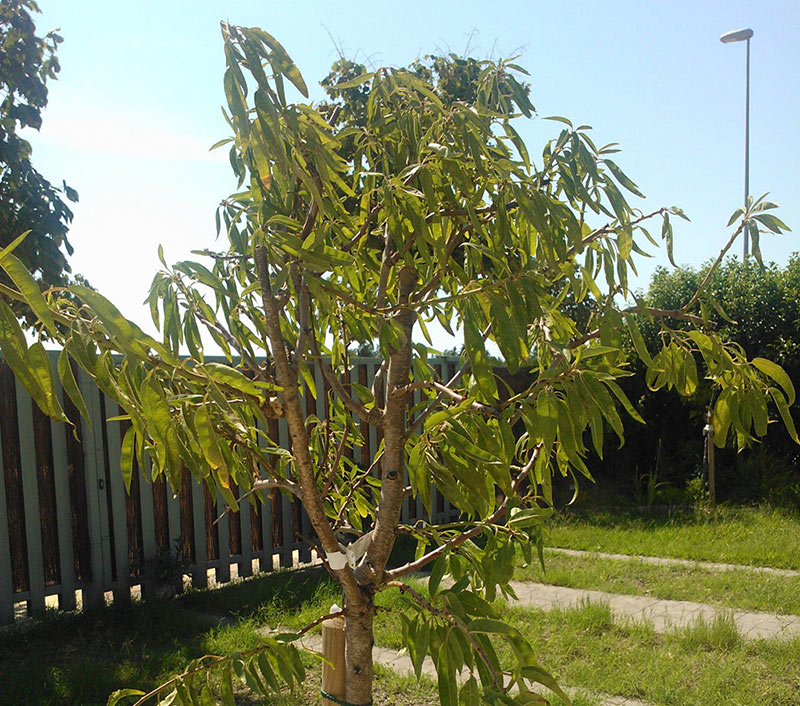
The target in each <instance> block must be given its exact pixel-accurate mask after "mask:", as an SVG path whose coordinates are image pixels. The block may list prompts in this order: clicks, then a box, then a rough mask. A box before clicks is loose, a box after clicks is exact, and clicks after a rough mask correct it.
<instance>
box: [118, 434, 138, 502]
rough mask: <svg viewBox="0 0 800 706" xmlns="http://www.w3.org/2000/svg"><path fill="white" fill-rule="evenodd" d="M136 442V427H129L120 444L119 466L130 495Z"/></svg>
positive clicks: (126, 489)
mask: <svg viewBox="0 0 800 706" xmlns="http://www.w3.org/2000/svg"><path fill="white" fill-rule="evenodd" d="M135 442H136V427H133V426H132V427H129V428H128V430H127V431H126V432H125V436H123V437H122V445H121V446H120V455H119V467H120V470H121V471H122V480H123V481H124V483H125V491H126V492H127V493H128V494H129V495H130V492H131V478H132V477H133V455H134V445H135Z"/></svg>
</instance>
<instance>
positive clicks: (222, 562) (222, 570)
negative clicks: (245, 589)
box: [214, 492, 231, 583]
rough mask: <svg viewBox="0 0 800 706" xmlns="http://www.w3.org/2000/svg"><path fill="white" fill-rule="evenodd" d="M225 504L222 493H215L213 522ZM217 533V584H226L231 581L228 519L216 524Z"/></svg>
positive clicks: (222, 510)
mask: <svg viewBox="0 0 800 706" xmlns="http://www.w3.org/2000/svg"><path fill="white" fill-rule="evenodd" d="M227 506H228V505H227V503H226V502H225V500H224V499H223V497H222V493H219V492H218V493H217V502H216V503H215V505H214V507H215V510H216V511H215V514H214V520H216V519H217V518H218V517H219V516H220V515H221V514H222V513H223V512H225V508H226V507H227ZM216 527H217V532H218V533H219V534H218V536H219V550H218V552H219V553H218V556H219V566H218V567H217V582H218V583H227V582H228V581H230V580H231V538H230V532H229V524H228V518H227V516H226V517H223V518H222V519H221V520H220V521H219V522H217V524H216Z"/></svg>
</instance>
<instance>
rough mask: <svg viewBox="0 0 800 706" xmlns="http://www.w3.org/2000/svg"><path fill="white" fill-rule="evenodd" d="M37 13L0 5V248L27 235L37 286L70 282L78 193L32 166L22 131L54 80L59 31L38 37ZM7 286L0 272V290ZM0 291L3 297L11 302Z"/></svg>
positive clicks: (17, 2)
mask: <svg viewBox="0 0 800 706" xmlns="http://www.w3.org/2000/svg"><path fill="white" fill-rule="evenodd" d="M34 12H39V8H38V6H37V5H36V3H35V2H33V1H32V0H4V2H3V3H2V4H0V94H2V102H0V247H6V246H8V245H9V244H10V243H11V242H12V241H13V240H14V239H15V238H17V237H18V236H19V235H20V234H22V233H23V232H27V231H30V232H29V235H28V237H27V238H25V240H24V242H22V243H21V244H20V245H19V247H18V248H17V251H16V256H17V257H18V258H19V259H20V260H21V261H22V262H23V264H24V265H25V266H26V267H27V268H28V269H29V270H30V271H31V272H33V273H35V277H36V281H37V283H38V284H39V285H40V286H41V287H43V288H44V287H48V286H52V285H65V284H68V283H69V281H70V280H69V273H70V272H71V269H70V266H69V263H68V262H67V258H66V255H65V253H64V252H63V251H62V248H63V249H64V250H66V254H68V255H71V254H72V246H71V245H70V243H69V240H67V231H68V228H69V225H70V223H71V222H72V211H71V210H70V208H69V206H68V205H67V201H77V200H78V194H77V192H76V191H75V190H74V189H72V188H70V187H69V186H67V185H66V183H64V184H63V187H62V188H58V187H55V186H53V185H52V184H51V183H50V182H49V181H48V180H47V179H45V178H44V177H43V176H42V175H41V174H40V173H39V172H38V171H37V170H36V168H35V167H34V166H33V164H32V162H31V153H32V150H31V145H30V143H29V142H28V141H27V140H25V139H24V138H23V137H22V136H21V135H20V134H19V133H20V131H21V130H22V129H23V128H26V127H30V128H34V129H36V130H38V129H39V128H40V127H41V125H42V111H43V110H44V108H45V107H46V106H47V82H48V81H50V80H54V79H56V78H57V75H58V72H59V70H60V66H59V63H58V58H57V57H56V49H57V47H58V45H59V44H60V43H61V41H62V39H61V37H60V36H59V35H58V33H57V31H51V32H48V33H47V34H46V35H45V36H44V37H39V36H37V35H36V27H35V25H34V23H33V20H32V18H31V13H34ZM9 284H10V281H9V280H8V279H7V278H6V277H4V276H3V275H2V273H0V286H3V287H6V286H8V285H9ZM4 294H7V293H5V292H4V291H3V289H0V299H2V300H4V301H6V303H9V299H8V297H7V296H4ZM11 305H12V307H13V309H14V311H15V313H16V314H17V315H18V316H21V317H22V318H23V319H24V320H25V321H26V323H27V324H28V325H30V326H32V325H33V324H34V323H35V321H36V317H35V315H34V314H33V313H32V312H31V310H30V309H27V308H26V307H25V306H24V305H23V304H22V303H21V302H18V301H13V300H12V303H11Z"/></svg>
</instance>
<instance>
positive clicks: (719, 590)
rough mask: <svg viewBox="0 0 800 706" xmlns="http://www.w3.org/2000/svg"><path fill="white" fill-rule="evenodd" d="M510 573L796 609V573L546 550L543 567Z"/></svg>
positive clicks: (799, 610) (799, 591)
mask: <svg viewBox="0 0 800 706" xmlns="http://www.w3.org/2000/svg"><path fill="white" fill-rule="evenodd" d="M514 577H515V578H516V579H517V580H519V581H538V582H540V583H547V584H552V585H554V586H568V587H570V588H587V589H593V590H597V591H608V592H609V593H624V594H629V595H640V596H653V597H655V598H664V599H668V600H680V601H694V602H697V603H709V604H711V605H719V606H726V607H729V608H737V609H739V610H755V611H766V612H769V613H783V614H787V615H800V576H779V575H775V574H766V573H760V572H758V573H757V572H753V571H749V570H747V569H736V570H731V571H712V570H709V569H702V568H699V567H692V568H688V567H681V566H655V565H653V564H647V563H644V562H641V561H636V560H635V559H631V560H624V559H603V558H600V557H593V556H585V557H574V556H566V555H563V554H558V553H556V552H547V551H546V552H545V570H544V571H543V570H542V567H541V565H540V564H539V563H538V562H536V563H534V564H532V565H530V566H527V567H521V568H518V569H517V571H516V572H515V575H514Z"/></svg>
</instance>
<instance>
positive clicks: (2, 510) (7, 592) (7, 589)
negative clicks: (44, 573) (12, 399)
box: [0, 371, 14, 625]
mask: <svg viewBox="0 0 800 706" xmlns="http://www.w3.org/2000/svg"><path fill="white" fill-rule="evenodd" d="M0 372H1V371H0ZM2 460H3V435H2V434H0V466H2ZM0 470H3V469H2V467H0ZM0 481H2V482H0V625H5V624H7V623H11V622H13V620H14V586H13V583H12V578H11V543H10V542H9V541H8V520H7V519H6V518H8V511H7V509H6V484H5V479H4V478H3V477H2V474H0Z"/></svg>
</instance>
